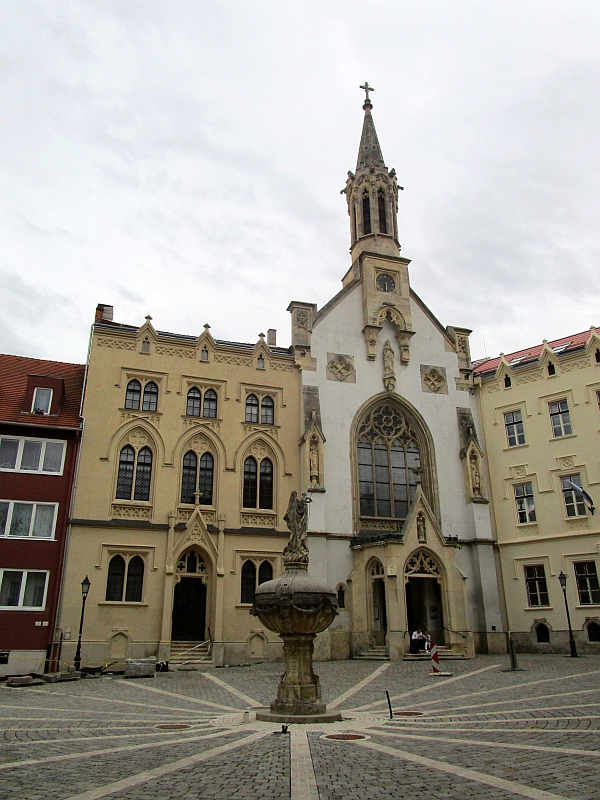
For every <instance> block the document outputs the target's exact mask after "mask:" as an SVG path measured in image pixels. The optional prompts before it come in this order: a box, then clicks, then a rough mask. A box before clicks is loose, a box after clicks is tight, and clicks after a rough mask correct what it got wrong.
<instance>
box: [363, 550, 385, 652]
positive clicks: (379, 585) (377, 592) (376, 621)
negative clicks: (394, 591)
mask: <svg viewBox="0 0 600 800" xmlns="http://www.w3.org/2000/svg"><path fill="white" fill-rule="evenodd" d="M367 580H368V581H369V582H370V589H371V592H370V595H371V625H370V627H371V641H372V644H373V645H375V646H376V647H382V646H384V645H385V643H386V641H385V640H386V637H387V608H386V603H385V574H384V571H383V564H382V563H381V561H380V560H379V559H378V558H373V559H371V561H369V565H368V567H367Z"/></svg>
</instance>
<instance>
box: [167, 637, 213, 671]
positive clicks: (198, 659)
mask: <svg viewBox="0 0 600 800" xmlns="http://www.w3.org/2000/svg"><path fill="white" fill-rule="evenodd" d="M198 645H201V646H200V647H198ZM211 663H212V656H211V653H210V645H209V643H208V642H204V643H203V642H171V655H170V657H169V668H170V669H194V668H196V667H198V666H199V665H200V664H211Z"/></svg>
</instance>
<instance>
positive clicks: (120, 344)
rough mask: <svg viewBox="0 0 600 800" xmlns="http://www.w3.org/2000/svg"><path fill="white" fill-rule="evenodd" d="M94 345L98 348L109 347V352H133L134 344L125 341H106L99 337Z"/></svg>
mask: <svg viewBox="0 0 600 800" xmlns="http://www.w3.org/2000/svg"><path fill="white" fill-rule="evenodd" d="M96 344H97V346H98V347H109V348H111V350H135V342H129V341H127V340H126V339H106V338H104V337H103V336H102V337H100V336H99V337H98V339H96Z"/></svg>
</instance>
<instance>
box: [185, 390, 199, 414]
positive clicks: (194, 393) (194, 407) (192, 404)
mask: <svg viewBox="0 0 600 800" xmlns="http://www.w3.org/2000/svg"><path fill="white" fill-rule="evenodd" d="M201 402H202V394H201V393H200V389H196V387H195V386H192V388H191V389H190V390H189V392H188V393H187V406H186V409H185V413H186V415H187V416H188V417H199V416H200V404H201Z"/></svg>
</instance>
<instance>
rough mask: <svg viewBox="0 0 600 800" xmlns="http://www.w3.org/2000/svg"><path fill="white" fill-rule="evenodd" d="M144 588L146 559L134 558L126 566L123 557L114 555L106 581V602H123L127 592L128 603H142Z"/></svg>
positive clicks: (126, 600) (126, 599)
mask: <svg viewBox="0 0 600 800" xmlns="http://www.w3.org/2000/svg"><path fill="white" fill-rule="evenodd" d="M143 587H144V559H143V558H142V557H141V556H133V558H130V559H129V562H128V563H127V564H126V562H125V558H124V557H123V556H121V555H114V556H113V557H112V558H111V560H110V562H109V565H108V577H107V580H106V600H108V601H109V602H113V603H115V602H116V603H120V602H122V601H123V589H124V590H125V602H126V603H141V602H142V590H143Z"/></svg>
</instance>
